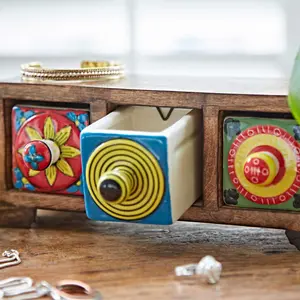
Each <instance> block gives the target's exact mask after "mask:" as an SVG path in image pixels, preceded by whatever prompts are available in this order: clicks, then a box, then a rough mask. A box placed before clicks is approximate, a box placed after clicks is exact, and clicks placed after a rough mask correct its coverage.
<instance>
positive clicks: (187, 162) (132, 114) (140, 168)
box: [81, 107, 202, 224]
mask: <svg viewBox="0 0 300 300" xmlns="http://www.w3.org/2000/svg"><path fill="white" fill-rule="evenodd" d="M201 130H202V128H201V116H200V114H199V112H196V111H190V110H184V109H175V110H174V111H173V113H172V115H171V116H170V118H169V119H168V120H167V121H165V120H163V119H162V118H161V117H160V115H159V113H158V111H157V110H156V108H152V107H121V108H118V109H117V110H116V111H114V112H112V113H110V114H109V115H107V116H105V117H104V118H102V119H100V120H99V121H97V122H95V123H93V124H91V125H90V126H88V127H87V128H85V129H84V130H83V131H82V134H81V151H82V164H83V174H84V176H83V177H84V198H85V206H86V212H87V215H88V217H89V218H90V219H94V220H101V221H131V222H138V223H146V224H171V223H173V222H174V221H176V220H177V219H178V218H179V217H180V216H181V215H182V214H183V213H184V212H185V211H186V210H187V209H188V208H189V207H190V206H191V205H192V204H193V203H194V202H195V201H196V200H197V199H198V198H199V197H200V193H201V180H200V175H199V174H200V172H201V170H200V166H201V165H200V159H201Z"/></svg>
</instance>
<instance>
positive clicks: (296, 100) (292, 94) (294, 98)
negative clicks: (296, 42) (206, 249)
mask: <svg viewBox="0 0 300 300" xmlns="http://www.w3.org/2000/svg"><path fill="white" fill-rule="evenodd" d="M288 104H289V107H290V110H291V113H292V115H293V117H294V118H295V120H296V121H297V123H298V124H300V50H299V52H298V54H297V56H296V59H295V62H294V67H293V71H292V76H291V78H290V82H289V94H288Z"/></svg>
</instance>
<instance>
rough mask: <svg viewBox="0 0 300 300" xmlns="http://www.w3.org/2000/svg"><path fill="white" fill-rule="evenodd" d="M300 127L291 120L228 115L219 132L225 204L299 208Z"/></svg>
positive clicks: (281, 208)
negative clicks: (221, 144) (221, 138)
mask: <svg viewBox="0 0 300 300" xmlns="http://www.w3.org/2000/svg"><path fill="white" fill-rule="evenodd" d="M299 139H300V127H299V126H297V124H296V122H295V121H294V120H289V119H270V118H251V117H228V118H226V119H225V120H224V131H223V197H224V203H225V205H236V206H239V207H248V208H261V209H277V210H295V211H297V210H299V209H300V191H299V189H300V148H299V143H298V140H299Z"/></svg>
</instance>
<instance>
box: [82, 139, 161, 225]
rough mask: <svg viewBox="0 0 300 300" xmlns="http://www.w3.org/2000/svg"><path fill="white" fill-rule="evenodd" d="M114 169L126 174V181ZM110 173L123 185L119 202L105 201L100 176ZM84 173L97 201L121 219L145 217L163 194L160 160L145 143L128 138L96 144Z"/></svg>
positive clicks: (155, 207) (151, 211) (158, 202)
mask: <svg viewBox="0 0 300 300" xmlns="http://www.w3.org/2000/svg"><path fill="white" fill-rule="evenodd" d="M115 172H120V173H122V174H123V177H124V175H125V174H126V176H125V177H126V180H125V181H126V182H125V181H124V180H123V182H121V181H122V178H121V177H120V176H116V175H115V174H117V173H115ZM107 174H109V177H110V178H112V177H113V176H115V179H116V181H117V182H118V183H119V184H120V186H121V191H122V195H121V197H120V200H118V201H116V202H110V201H106V200H105V199H104V198H103V197H102V196H101V194H100V192H99V179H100V178H101V179H100V181H101V180H102V178H104V177H105V176H107ZM85 176H86V182H87V186H88V190H89V192H90V194H91V196H92V198H93V200H94V201H95V203H96V204H97V205H98V206H99V207H100V208H101V209H102V210H103V211H104V212H106V213H107V214H108V215H110V216H112V217H115V218H117V219H121V220H138V219H142V218H145V217H146V216H148V215H150V214H151V213H153V212H154V211H155V210H156V209H157V207H158V205H159V204H160V202H161V200H162V198H163V195H164V189H165V181H164V175H163V171H162V169H161V167H160V165H159V163H158V161H157V160H156V158H155V157H154V155H153V154H152V153H151V152H150V151H148V150H147V149H146V148H144V147H143V146H142V145H140V144H139V143H137V142H135V141H132V140H128V139H112V140H109V141H107V142H104V143H102V144H101V145H100V146H99V147H97V148H96V149H95V150H94V152H93V153H92V154H91V156H90V157H89V159H88V161H87V167H86V172H85ZM102 176H104V177H102ZM129 189H130V190H131V193H130V195H128V194H127V191H128V190H129ZM125 198H126V200H124V199H125Z"/></svg>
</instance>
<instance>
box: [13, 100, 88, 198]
mask: <svg viewBox="0 0 300 300" xmlns="http://www.w3.org/2000/svg"><path fill="white" fill-rule="evenodd" d="M88 124H89V115H88V111H86V110H77V109H64V108H48V107H38V106H21V105H18V106H14V107H13V110H12V142H13V147H12V151H13V152H12V153H13V184H14V187H15V188H16V189H21V190H29V191H37V192H47V193H58V194H77V195H82V192H81V171H82V169H81V157H80V132H81V130H82V129H83V128H85V127H86V126H87V125H88Z"/></svg>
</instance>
